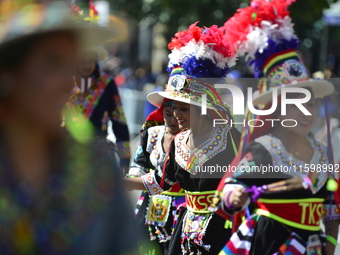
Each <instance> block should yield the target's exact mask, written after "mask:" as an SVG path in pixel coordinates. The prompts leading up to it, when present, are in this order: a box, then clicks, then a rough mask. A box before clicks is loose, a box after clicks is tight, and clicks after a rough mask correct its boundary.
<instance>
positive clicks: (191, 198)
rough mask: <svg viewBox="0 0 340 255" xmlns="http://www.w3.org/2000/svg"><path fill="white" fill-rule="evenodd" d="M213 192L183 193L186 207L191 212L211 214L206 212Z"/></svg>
mask: <svg viewBox="0 0 340 255" xmlns="http://www.w3.org/2000/svg"><path fill="white" fill-rule="evenodd" d="M215 192H216V191H215V190H214V191H197V192H192V191H185V202H186V207H187V209H188V210H189V211H191V212H197V213H211V211H209V210H208V207H209V205H210V204H211V203H212V199H213V198H214V195H215Z"/></svg>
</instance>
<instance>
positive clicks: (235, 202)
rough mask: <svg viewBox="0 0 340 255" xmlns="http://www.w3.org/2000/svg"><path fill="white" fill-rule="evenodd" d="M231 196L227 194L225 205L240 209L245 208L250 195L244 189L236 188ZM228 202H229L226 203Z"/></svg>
mask: <svg viewBox="0 0 340 255" xmlns="http://www.w3.org/2000/svg"><path fill="white" fill-rule="evenodd" d="M229 192H231V193H230V194H229V195H228V193H227V194H226V197H225V200H224V201H225V203H226V206H227V207H229V208H230V207H232V208H239V207H244V206H245V205H246V203H247V200H248V193H247V192H246V191H245V189H244V188H241V187H235V188H234V189H233V190H231V191H229ZM226 200H228V201H226Z"/></svg>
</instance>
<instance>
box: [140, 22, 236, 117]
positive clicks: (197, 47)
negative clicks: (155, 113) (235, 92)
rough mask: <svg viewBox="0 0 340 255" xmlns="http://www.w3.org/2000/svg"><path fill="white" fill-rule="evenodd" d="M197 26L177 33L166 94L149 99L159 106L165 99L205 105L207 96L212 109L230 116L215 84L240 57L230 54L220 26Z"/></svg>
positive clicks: (208, 105)
mask: <svg viewBox="0 0 340 255" xmlns="http://www.w3.org/2000/svg"><path fill="white" fill-rule="evenodd" d="M196 24H197V22H196V23H195V24H192V25H191V26H189V28H188V29H187V30H185V31H182V32H178V33H176V34H175V37H174V38H173V39H172V41H171V42H170V43H169V49H170V50H171V54H170V55H169V64H168V71H169V72H170V77H169V80H168V83H167V84H166V88H165V90H164V91H158V92H153V93H150V94H148V95H147V99H148V101H149V102H150V103H151V104H153V105H155V106H157V107H159V106H160V105H161V104H162V100H163V98H168V99H172V100H175V101H180V102H184V103H188V104H191V105H197V106H201V105H202V95H203V94H205V95H206V102H207V108H208V109H212V110H214V111H215V112H225V113H227V115H228V116H229V117H230V112H229V109H228V107H226V105H224V103H223V102H222V100H221V98H220V96H219V94H218V93H217V92H216V90H215V88H214V83H216V81H217V80H219V81H220V80H221V79H222V78H224V77H225V76H226V75H227V73H228V71H229V70H230V67H232V66H233V65H234V64H235V62H236V56H235V55H233V54H232V53H231V52H230V49H229V46H228V44H226V43H225V40H224V39H223V38H224V36H225V35H224V33H222V31H221V30H220V29H219V28H218V27H217V26H216V25H214V26H211V27H209V28H201V27H198V26H197V25H196Z"/></svg>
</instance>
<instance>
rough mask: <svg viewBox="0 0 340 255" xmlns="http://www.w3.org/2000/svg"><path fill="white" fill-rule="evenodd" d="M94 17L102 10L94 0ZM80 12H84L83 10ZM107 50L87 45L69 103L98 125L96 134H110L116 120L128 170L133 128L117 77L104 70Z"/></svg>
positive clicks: (119, 145)
mask: <svg viewBox="0 0 340 255" xmlns="http://www.w3.org/2000/svg"><path fill="white" fill-rule="evenodd" d="M90 9H91V11H90V14H91V15H92V16H93V17H92V20H97V19H98V12H97V11H96V9H95V6H94V5H92V4H91V1H90ZM79 15H80V14H79ZM107 56H108V53H107V51H106V50H105V49H104V48H101V47H89V48H86V49H84V50H83V51H82V52H81V54H80V56H79V61H78V63H77V70H76V75H75V88H74V91H73V93H72V95H71V97H70V100H69V102H68V105H69V106H70V107H71V109H72V110H74V111H76V112H75V113H74V114H73V115H74V116H73V117H76V116H77V114H79V113H80V114H82V116H83V117H84V119H85V120H90V122H91V124H92V126H93V127H94V132H93V134H92V135H93V136H96V137H107V135H108V122H109V121H111V123H112V133H113V134H114V135H115V137H116V141H115V145H114V147H115V151H116V152H117V154H118V156H119V158H120V166H121V167H122V168H123V169H125V171H127V170H128V169H129V164H130V156H131V155H130V143H129V130H128V127H127V123H126V119H125V115H124V110H123V106H122V102H121V98H120V95H119V92H118V88H117V85H116V84H115V82H114V79H113V78H112V77H111V76H109V75H107V74H105V73H102V72H101V71H100V66H99V63H100V62H101V61H103V60H104V59H106V57H107Z"/></svg>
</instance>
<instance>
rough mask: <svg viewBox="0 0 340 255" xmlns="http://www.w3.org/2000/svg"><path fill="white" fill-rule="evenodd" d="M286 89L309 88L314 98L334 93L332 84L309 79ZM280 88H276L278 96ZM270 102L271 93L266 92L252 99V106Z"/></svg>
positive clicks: (291, 84)
mask: <svg viewBox="0 0 340 255" xmlns="http://www.w3.org/2000/svg"><path fill="white" fill-rule="evenodd" d="M284 87H285V88H287V87H301V88H306V87H308V88H311V90H312V92H313V95H314V97H315V98H320V97H325V96H328V95H330V94H332V93H333V92H334V86H333V84H332V83H330V82H328V81H325V80H313V79H310V80H308V81H300V82H296V83H294V84H293V83H290V84H287V85H285V86H284ZM281 88H282V87H278V90H277V92H278V95H280V94H281ZM271 101H272V91H267V92H265V93H263V94H260V95H259V96H258V97H256V98H254V99H253V104H254V105H266V104H268V103H270V102H271Z"/></svg>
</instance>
